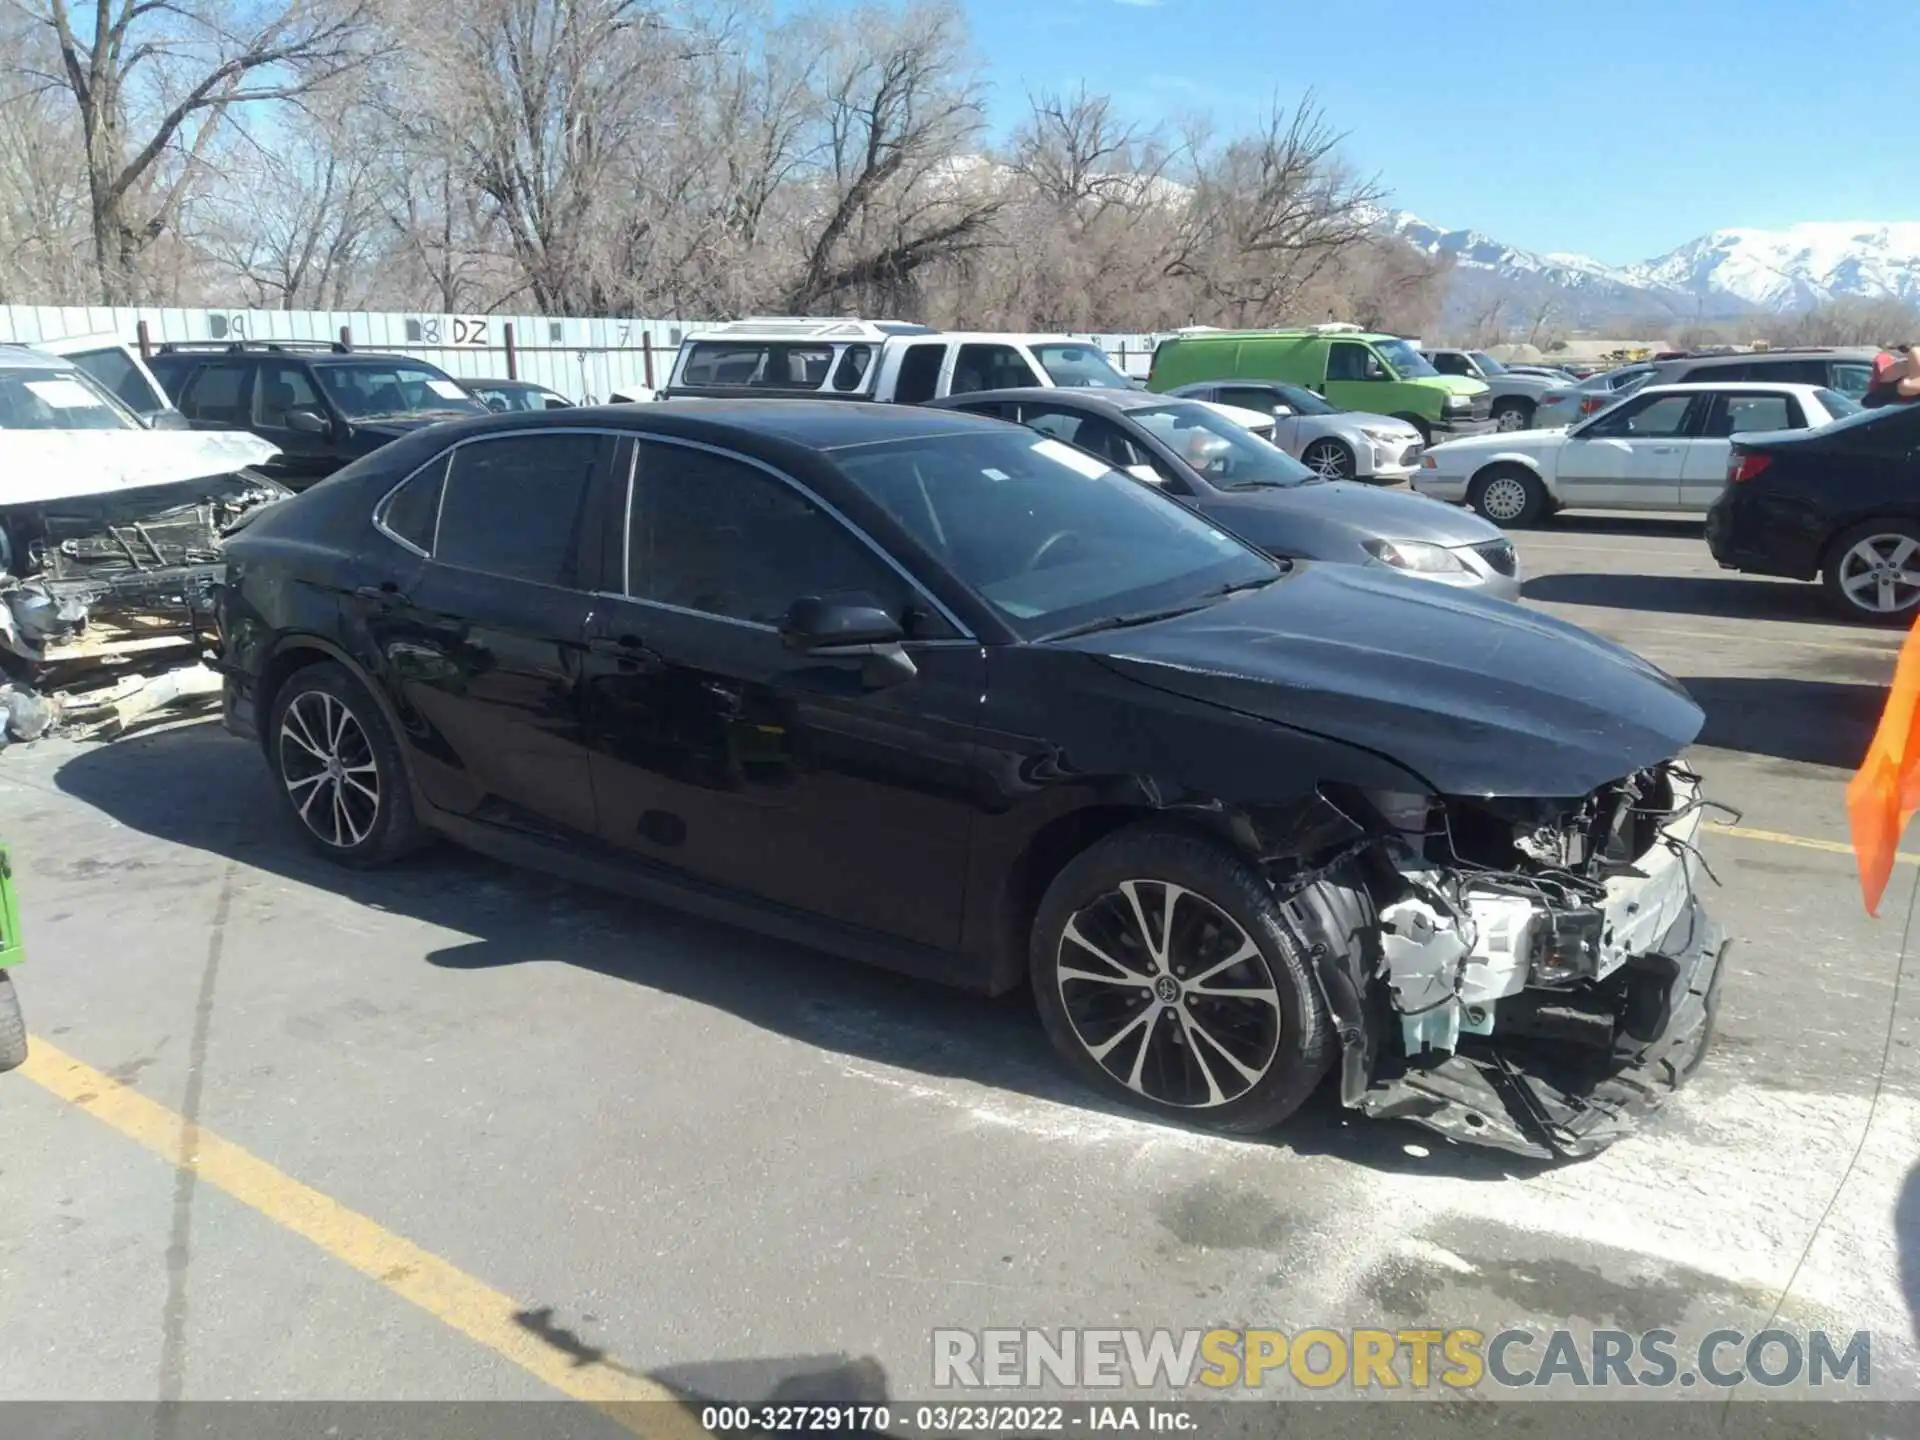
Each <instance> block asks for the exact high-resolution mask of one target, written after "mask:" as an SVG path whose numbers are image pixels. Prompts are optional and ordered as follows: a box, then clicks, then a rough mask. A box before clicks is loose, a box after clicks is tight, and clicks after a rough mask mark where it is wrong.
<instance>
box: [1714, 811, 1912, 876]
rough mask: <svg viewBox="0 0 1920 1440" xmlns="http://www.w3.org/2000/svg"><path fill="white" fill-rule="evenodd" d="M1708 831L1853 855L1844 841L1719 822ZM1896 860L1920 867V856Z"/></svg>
mask: <svg viewBox="0 0 1920 1440" xmlns="http://www.w3.org/2000/svg"><path fill="white" fill-rule="evenodd" d="M1707 831H1708V833H1710V834H1713V835H1729V836H1732V837H1733V838H1734V839H1735V840H1759V841H1761V842H1763V843H1764V844H1768V845H1792V846H1794V847H1795V848H1796V849H1800V850H1821V851H1824V852H1826V853H1827V854H1829V855H1852V854H1853V846H1851V845H1849V844H1847V842H1846V841H1844V840H1815V839H1812V838H1811V837H1809V836H1806V835H1786V834H1782V833H1781V832H1780V831H1778V830H1750V829H1748V828H1747V827H1746V826H1744V825H1722V824H1720V823H1719V822H1717V821H1713V820H1709V821H1708V822H1707ZM1893 858H1894V860H1895V861H1896V862H1897V863H1899V864H1901V865H1920V855H1909V854H1907V853H1906V851H1904V850H1903V851H1900V852H1899V853H1898V854H1896V855H1895V856H1894V857H1893Z"/></svg>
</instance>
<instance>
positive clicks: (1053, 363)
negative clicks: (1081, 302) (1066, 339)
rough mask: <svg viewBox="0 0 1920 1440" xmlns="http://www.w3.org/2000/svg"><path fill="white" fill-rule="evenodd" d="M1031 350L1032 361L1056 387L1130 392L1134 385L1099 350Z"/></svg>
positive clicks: (1080, 347)
mask: <svg viewBox="0 0 1920 1440" xmlns="http://www.w3.org/2000/svg"><path fill="white" fill-rule="evenodd" d="M1032 348H1033V358H1034V359H1036V360H1038V361H1039V362H1040V368H1041V369H1042V370H1044V371H1046V372H1047V378H1048V379H1049V380H1051V381H1053V383H1054V384H1056V385H1062V386H1076V387H1079V388H1081V389H1088V388H1091V389H1095V390H1131V389H1132V388H1133V381H1131V380H1129V379H1128V378H1127V377H1126V376H1125V375H1123V374H1121V373H1120V371H1119V370H1118V369H1116V368H1115V367H1114V363H1113V362H1112V361H1111V360H1109V359H1107V356H1106V352H1105V351H1103V350H1101V349H1100V348H1099V347H1098V346H1094V345H1035V346H1033V347H1032Z"/></svg>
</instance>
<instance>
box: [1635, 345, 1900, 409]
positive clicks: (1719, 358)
mask: <svg viewBox="0 0 1920 1440" xmlns="http://www.w3.org/2000/svg"><path fill="white" fill-rule="evenodd" d="M1879 353H1880V352H1879V351H1878V350H1875V349H1874V348H1873V347H1871V346H1865V347H1862V346H1857V345H1849V346H1844V347H1831V348H1829V347H1824V346H1823V347H1817V348H1816V347H1808V348H1806V349H1794V350H1755V351H1752V352H1750V353H1748V354H1734V355H1713V354H1705V353H1702V354H1696V355H1681V356H1676V357H1674V358H1672V359H1668V360H1662V361H1659V362H1658V363H1657V364H1655V365H1654V367H1653V379H1652V380H1651V381H1649V382H1648V383H1650V384H1653V385H1699V384H1704V383H1707V382H1709V381H1719V380H1771V381H1774V382H1776V383H1780V384H1787V385H1822V386H1825V387H1826V388H1827V389H1829V390H1838V391H1839V392H1840V393H1841V394H1842V395H1845V396H1846V397H1847V398H1848V399H1849V400H1858V399H1859V398H1860V397H1861V396H1862V395H1864V394H1866V393H1867V387H1868V386H1869V385H1870V384H1871V383H1872V382H1873V357H1874V356H1876V355H1878V354H1879Z"/></svg>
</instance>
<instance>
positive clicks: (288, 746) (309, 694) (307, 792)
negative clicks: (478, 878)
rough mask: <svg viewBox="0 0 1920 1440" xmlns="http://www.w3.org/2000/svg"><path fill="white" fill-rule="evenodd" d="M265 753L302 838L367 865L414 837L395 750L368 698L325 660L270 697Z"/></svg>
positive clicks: (340, 858)
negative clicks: (269, 718)
mask: <svg viewBox="0 0 1920 1440" xmlns="http://www.w3.org/2000/svg"><path fill="white" fill-rule="evenodd" d="M267 735H268V755H269V757H270V759H271V761H272V764H273V772H274V776H275V778H276V779H278V781H279V782H280V793H281V795H282V796H283V797H284V798H285V800H286V802H287V807H288V808H289V809H290V810H291V811H292V812H293V817H294V820H295V821H296V823H297V824H298V825H299V827H300V832H301V835H302V837H303V838H304V839H305V840H306V841H307V843H308V844H309V845H311V846H312V847H313V848H314V849H316V850H318V851H319V852H320V853H321V854H322V855H324V856H326V857H327V858H328V859H329V860H333V861H335V862H337V863H339V864H342V865H351V866H355V867H360V868H364V867H368V866H373V865H380V864H384V863H385V862H387V861H389V860H393V859H396V858H398V857H399V856H400V855H403V854H405V853H406V852H407V851H408V850H410V849H412V848H413V847H414V845H415V844H416V843H417V842H418V839H419V833H420V832H419V824H418V822H417V821H416V820H415V818H414V812H413V796H412V794H411V792H410V791H409V789H408V786H407V776H406V770H405V766H404V764H403V762H402V760H401V758H400V747H399V744H398V743H397V742H396V741H395V739H394V736H393V731H392V729H391V728H390V727H389V726H388V725H387V721H386V717H385V716H384V715H383V714H381V711H380V707H379V705H378V704H377V703H376V702H375V700H374V698H373V696H372V695H371V694H369V693H368V691H367V688H366V686H364V685H362V684H361V683H360V681H359V680H358V679H356V678H355V677H354V675H353V674H352V672H351V671H349V670H347V669H346V667H345V666H342V665H337V664H334V663H333V662H331V661H328V662H325V663H322V664H318V665H310V666H308V667H307V668H306V669H304V670H300V671H296V672H295V673H294V674H293V676H292V677H290V678H289V679H288V680H287V682H286V683H285V684H284V685H283V686H281V688H280V691H279V693H278V694H277V695H275V696H274V699H273V710H272V717H271V720H270V721H269V724H268V730H267Z"/></svg>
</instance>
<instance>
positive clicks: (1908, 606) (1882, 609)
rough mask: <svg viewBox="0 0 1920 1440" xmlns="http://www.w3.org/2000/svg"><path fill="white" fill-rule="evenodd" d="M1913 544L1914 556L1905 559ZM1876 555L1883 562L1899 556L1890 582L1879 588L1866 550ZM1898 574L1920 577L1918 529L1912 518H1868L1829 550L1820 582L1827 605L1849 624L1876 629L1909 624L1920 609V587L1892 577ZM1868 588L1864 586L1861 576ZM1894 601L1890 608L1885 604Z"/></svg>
mask: <svg viewBox="0 0 1920 1440" xmlns="http://www.w3.org/2000/svg"><path fill="white" fill-rule="evenodd" d="M1909 541H1911V542H1912V543H1913V545H1914V546H1915V547H1916V548H1915V551H1914V553H1912V554H1910V555H1905V556H1902V555H1901V550H1902V547H1903V546H1904V545H1905V544H1906V543H1907V542H1909ZM1869 550H1870V551H1872V552H1873V554H1874V555H1875V556H1876V557H1877V560H1878V562H1880V563H1889V562H1891V561H1892V559H1893V557H1896V556H1899V557H1901V558H1900V559H1899V563H1898V565H1897V567H1896V568H1895V569H1894V570H1893V571H1892V572H1890V574H1889V575H1888V577H1887V578H1888V579H1889V584H1887V585H1886V586H1884V587H1883V586H1881V585H1880V584H1879V583H1878V581H1877V580H1876V579H1875V578H1874V572H1873V571H1872V570H1871V569H1869V568H1868V565H1869V561H1868V559H1867V556H1866V555H1865V554H1864V553H1862V552H1864V551H1869ZM1898 574H1912V575H1916V576H1920V525H1916V524H1915V523H1914V522H1913V521H1911V520H1868V521H1866V522H1864V523H1863V524H1859V525H1856V526H1854V527H1853V528H1852V529H1851V530H1846V531H1843V532H1841V533H1840V534H1839V535H1837V536H1835V537H1834V540H1833V543H1832V544H1830V545H1828V546H1827V556H1826V560H1825V562H1824V563H1823V564H1822V565H1821V567H1820V584H1821V587H1822V588H1823V589H1824V590H1825V591H1826V594H1827V603H1828V604H1829V605H1831V606H1832V607H1833V608H1834V609H1835V610H1837V611H1838V612H1839V613H1840V614H1842V615H1844V616H1846V617H1847V618H1848V619H1850V620H1864V621H1867V622H1868V623H1870V624H1874V625H1906V624H1910V623H1911V622H1912V620H1913V617H1914V613H1915V610H1916V609H1917V608H1920V584H1906V583H1903V582H1900V581H1899V580H1897V579H1894V578H1892V577H1893V576H1894V575H1898ZM1863 576H1864V577H1865V585H1864V586H1863V585H1862V583H1861V582H1862V577H1863ZM1887 601H1890V602H1891V604H1890V606H1888V605H1886V604H1884V603H1883V602H1887Z"/></svg>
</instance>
